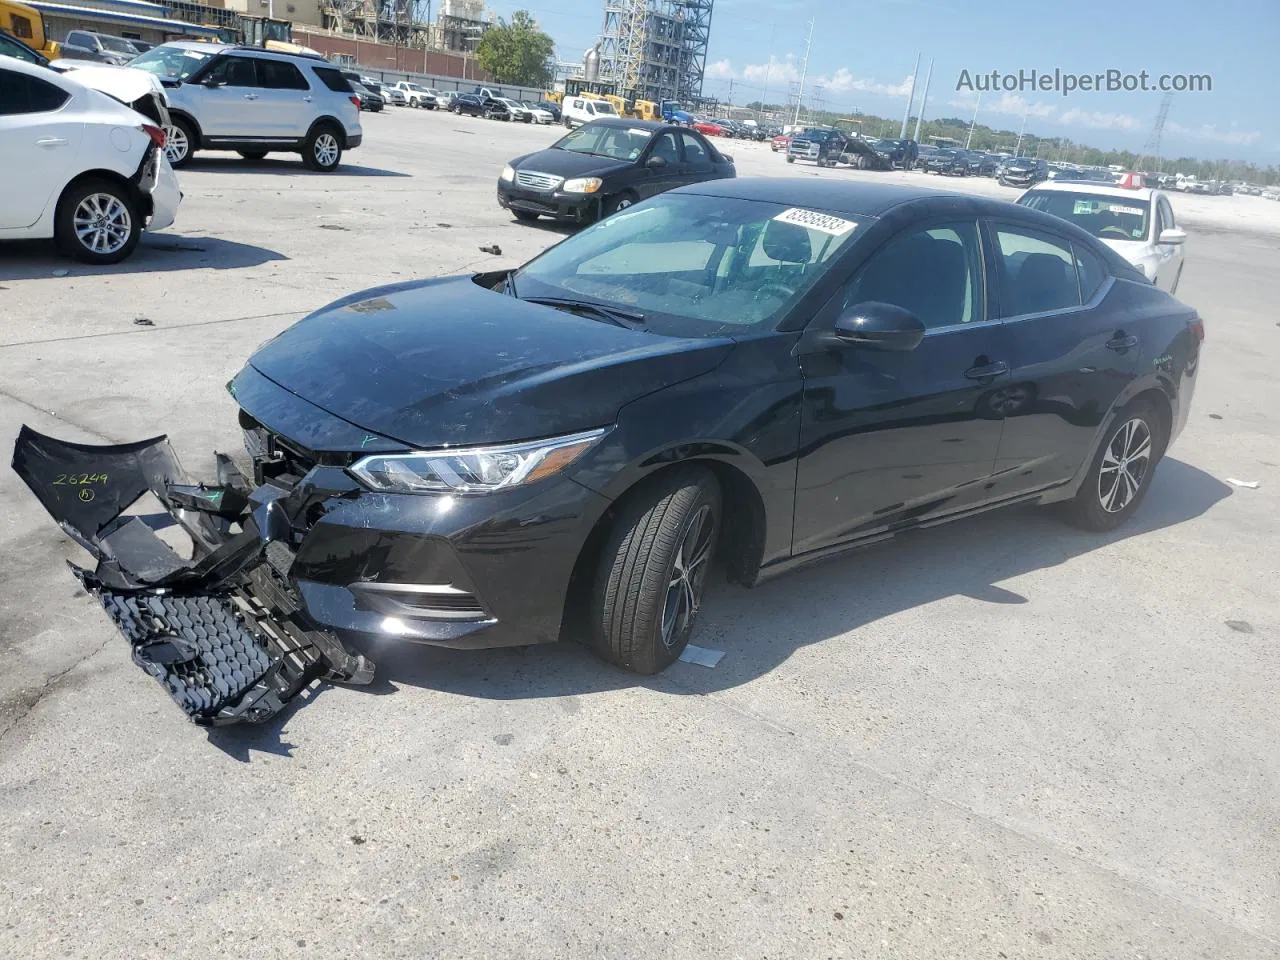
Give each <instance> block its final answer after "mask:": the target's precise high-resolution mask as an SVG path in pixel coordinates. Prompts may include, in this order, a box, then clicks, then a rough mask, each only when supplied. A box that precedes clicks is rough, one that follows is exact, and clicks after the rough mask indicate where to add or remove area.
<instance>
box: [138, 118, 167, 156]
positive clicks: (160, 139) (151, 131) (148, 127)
mask: <svg viewBox="0 0 1280 960" xmlns="http://www.w3.org/2000/svg"><path fill="white" fill-rule="evenodd" d="M138 129H139V130H141V131H142V132H143V133H145V134H146V135H147V136H148V137H150V138H151V142H152V143H154V144H155V145H156V146H157V147H159V148H160V149H161V150H163V149H164V141H165V136H164V131H163V130H161V129H160V128H159V127H157V126H153V125H152V124H150V123H144V124H142V125H141V126H140V127H138Z"/></svg>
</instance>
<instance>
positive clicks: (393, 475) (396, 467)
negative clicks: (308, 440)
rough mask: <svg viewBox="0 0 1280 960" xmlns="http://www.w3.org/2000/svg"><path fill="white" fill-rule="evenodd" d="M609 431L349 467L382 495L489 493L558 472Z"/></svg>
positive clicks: (377, 457)
mask: <svg viewBox="0 0 1280 960" xmlns="http://www.w3.org/2000/svg"><path fill="white" fill-rule="evenodd" d="M605 433H606V431H605V430H604V429H600V430H588V431H586V432H585V433H574V434H570V435H568V436H564V437H552V438H550V439H547V440H532V441H529V442H527V443H507V444H501V445H498V446H492V447H470V448H466V449H457V450H423V451H420V452H417V453H391V454H386V453H382V454H373V455H372V456H368V457H364V458H363V459H361V460H360V461H358V462H357V463H356V464H355V465H354V466H352V467H351V468H350V470H351V474H352V475H353V476H354V477H355V478H356V479H357V480H359V481H360V482H361V483H362V484H364V485H365V486H366V487H368V488H369V489H370V490H376V491H378V492H379V493H490V492H492V491H495V490H507V489H510V488H511V487H519V486H522V485H524V484H527V483H533V482H535V481H537V480H543V479H545V478H547V477H550V476H554V475H555V474H557V473H559V472H560V471H562V470H563V469H564V468H565V467H567V466H569V464H571V463H573V462H574V461H575V460H577V459H578V458H579V457H581V456H582V455H583V454H584V453H586V452H587V451H588V450H590V449H591V448H592V447H593V446H595V444H596V442H597V441H598V440H599V439H600V438H601V437H603V436H604V435H605Z"/></svg>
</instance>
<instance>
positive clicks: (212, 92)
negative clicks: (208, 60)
mask: <svg viewBox="0 0 1280 960" xmlns="http://www.w3.org/2000/svg"><path fill="white" fill-rule="evenodd" d="M256 64H257V61H256V60H255V59H254V58H253V57H242V56H236V55H235V54H232V55H230V56H226V57H223V58H222V59H220V60H219V61H218V62H217V63H215V64H214V65H213V66H212V67H211V68H210V69H209V72H208V73H206V74H205V75H204V76H203V77H201V79H200V84H201V86H200V88H199V92H198V97H199V102H200V106H199V109H198V110H197V111H196V116H198V117H199V119H200V127H201V130H202V131H203V133H204V135H205V136H206V137H214V138H217V137H252V136H253V135H255V134H258V135H261V136H266V137H270V136H271V134H270V133H269V132H267V131H266V130H265V129H264V128H265V127H267V126H269V124H267V123H266V122H265V120H266V117H264V110H265V108H266V106H267V104H266V101H265V100H263V99H262V94H263V92H264V91H263V89H262V88H261V87H260V86H259V84H258V72H257V68H256ZM210 82H213V83H216V84H217V85H216V86H209V85H208V84H209V83H210ZM192 92H195V91H192Z"/></svg>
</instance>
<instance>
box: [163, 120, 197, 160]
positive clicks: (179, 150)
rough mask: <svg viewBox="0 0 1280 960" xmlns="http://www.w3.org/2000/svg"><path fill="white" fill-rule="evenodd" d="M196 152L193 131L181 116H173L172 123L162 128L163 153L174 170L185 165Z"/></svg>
mask: <svg viewBox="0 0 1280 960" xmlns="http://www.w3.org/2000/svg"><path fill="white" fill-rule="evenodd" d="M195 152H196V136H195V131H194V130H193V129H192V128H191V124H190V123H188V122H187V121H186V120H184V119H182V117H174V118H173V123H172V124H170V125H169V126H167V127H165V128H164V155H165V157H166V158H167V159H168V161H169V166H171V167H173V168H174V169H175V170H176V169H178V168H179V167H185V166H186V165H187V164H188V163H189V162H190V161H191V155H192V154H194V153H195Z"/></svg>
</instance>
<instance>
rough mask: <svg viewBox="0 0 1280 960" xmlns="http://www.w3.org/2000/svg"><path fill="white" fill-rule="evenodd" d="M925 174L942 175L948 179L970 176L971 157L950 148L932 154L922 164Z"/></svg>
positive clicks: (961, 151)
mask: <svg viewBox="0 0 1280 960" xmlns="http://www.w3.org/2000/svg"><path fill="white" fill-rule="evenodd" d="M920 167H921V169H923V170H924V172H925V173H940V174H942V175H943V176H948V177H967V176H969V156H968V154H966V153H965V152H964V151H963V150H956V149H952V148H950V147H946V148H943V149H942V150H939V151H938V152H937V153H931V154H929V156H927V157H925V158H924V159H923V160H922V161H921V162H920Z"/></svg>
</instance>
